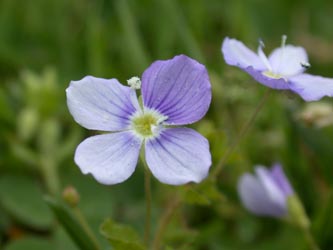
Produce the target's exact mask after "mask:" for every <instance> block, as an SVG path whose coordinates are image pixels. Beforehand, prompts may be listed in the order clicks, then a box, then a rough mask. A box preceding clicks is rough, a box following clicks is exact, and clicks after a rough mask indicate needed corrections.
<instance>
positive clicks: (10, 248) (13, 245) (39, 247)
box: [4, 237, 55, 250]
mask: <svg viewBox="0 0 333 250" xmlns="http://www.w3.org/2000/svg"><path fill="white" fill-rule="evenodd" d="M45 249H47V250H55V247H54V244H53V243H52V242H50V241H48V240H45V239H43V238H37V237H26V238H22V239H19V240H15V241H12V242H10V243H9V244H8V245H7V246H6V247H5V249H4V250H45Z"/></svg>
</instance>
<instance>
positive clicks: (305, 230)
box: [303, 228, 320, 250]
mask: <svg viewBox="0 0 333 250" xmlns="http://www.w3.org/2000/svg"><path fill="white" fill-rule="evenodd" d="M303 233H304V235H305V239H306V241H307V243H308V244H309V247H310V249H311V250H320V248H319V247H318V245H317V243H316V241H315V239H314V238H313V235H312V233H311V232H310V229H309V228H303Z"/></svg>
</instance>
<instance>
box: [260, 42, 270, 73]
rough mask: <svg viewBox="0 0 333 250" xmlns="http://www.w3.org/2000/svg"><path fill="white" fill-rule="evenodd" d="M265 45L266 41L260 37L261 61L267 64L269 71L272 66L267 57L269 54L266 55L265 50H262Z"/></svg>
mask: <svg viewBox="0 0 333 250" xmlns="http://www.w3.org/2000/svg"><path fill="white" fill-rule="evenodd" d="M264 47H265V44H264V42H263V41H262V40H261V39H259V47H258V55H259V57H260V59H261V61H262V62H263V63H264V65H265V66H266V68H267V69H268V71H272V66H271V64H270V63H269V61H268V59H267V56H266V55H265V53H264V51H263V50H262V49H263V48H264Z"/></svg>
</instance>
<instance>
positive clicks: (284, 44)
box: [281, 35, 287, 48]
mask: <svg viewBox="0 0 333 250" xmlns="http://www.w3.org/2000/svg"><path fill="white" fill-rule="evenodd" d="M286 41H287V36H286V35H282V39H281V48H284V47H285V46H286Z"/></svg>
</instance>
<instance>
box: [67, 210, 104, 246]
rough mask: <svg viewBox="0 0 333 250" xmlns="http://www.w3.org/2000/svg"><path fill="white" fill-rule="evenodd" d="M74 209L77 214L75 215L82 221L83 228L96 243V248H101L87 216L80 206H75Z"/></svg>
mask: <svg viewBox="0 0 333 250" xmlns="http://www.w3.org/2000/svg"><path fill="white" fill-rule="evenodd" d="M72 211H73V213H74V214H75V217H76V219H77V220H78V222H79V223H80V225H81V227H82V229H83V230H84V231H85V232H86V233H87V235H88V236H89V238H90V240H91V241H92V242H93V243H94V246H95V249H96V250H98V249H101V247H100V245H99V242H98V240H97V238H96V236H95V234H94V232H93V231H92V230H91V228H90V226H89V224H88V222H87V220H86V218H85V217H84V215H83V214H82V212H81V210H80V209H79V208H78V207H73V208H72Z"/></svg>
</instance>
